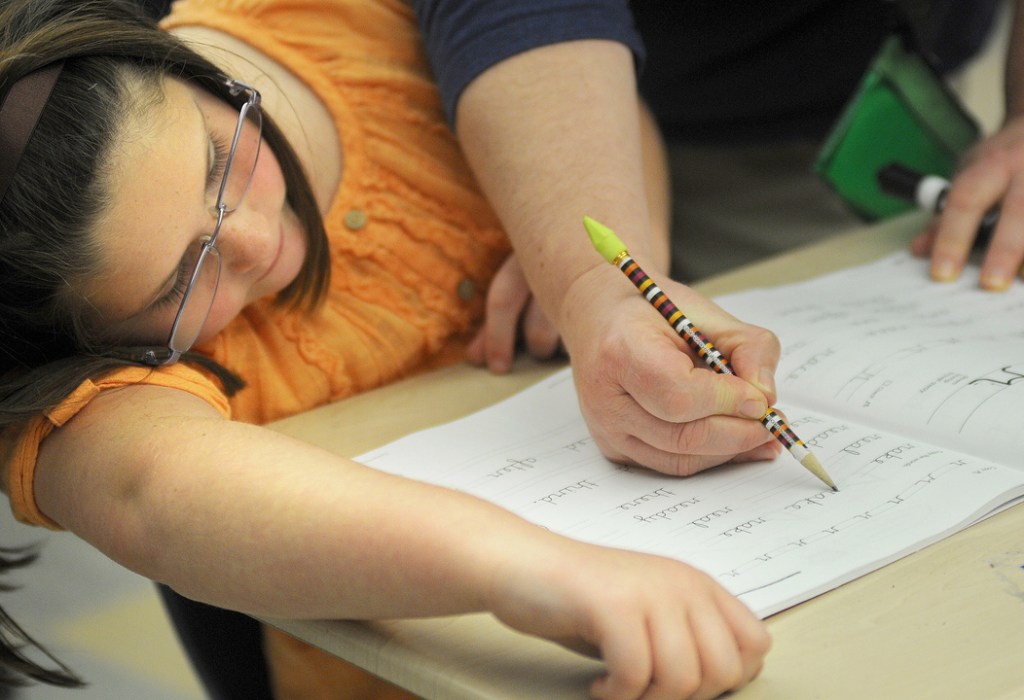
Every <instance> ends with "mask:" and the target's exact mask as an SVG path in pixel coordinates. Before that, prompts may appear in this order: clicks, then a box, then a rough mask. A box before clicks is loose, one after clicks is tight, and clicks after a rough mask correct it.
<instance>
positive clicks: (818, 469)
mask: <svg viewBox="0 0 1024 700" xmlns="http://www.w3.org/2000/svg"><path fill="white" fill-rule="evenodd" d="M800 464H802V465H804V467H805V468H806V469H807V471H809V472H810V473H811V474H814V475H815V476H816V477H818V478H819V479H821V480H822V481H823V482H824V483H825V485H826V486H830V487H831V488H832V490H833V491H836V492H838V491H839V489H838V488H837V487H836V483H835V482H834V481H832V477H830V476H829V475H828V472H826V471H825V467H823V466H821V462H819V461H818V458H817V457H815V456H814V455H813V454H812V453H810V452H808V453H807V454H806V455H805V456H804V458H803V459H801V460H800Z"/></svg>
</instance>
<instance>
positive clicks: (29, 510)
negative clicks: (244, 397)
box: [6, 363, 231, 530]
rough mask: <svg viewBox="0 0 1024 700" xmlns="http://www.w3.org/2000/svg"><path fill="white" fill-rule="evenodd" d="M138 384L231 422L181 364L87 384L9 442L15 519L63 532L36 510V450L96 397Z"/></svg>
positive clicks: (127, 371) (125, 371) (222, 399)
mask: <svg viewBox="0 0 1024 700" xmlns="http://www.w3.org/2000/svg"><path fill="white" fill-rule="evenodd" d="M140 384H144V385H148V386H162V387H167V388H170V389H179V390H181V391H185V392H188V393H189V394H192V395H194V396H197V397H199V398H201V399H203V400H204V401H206V402H207V403H209V404H210V405H211V406H213V407H214V408H215V409H217V411H219V412H220V413H221V415H223V416H224V417H225V418H230V417H231V408H230V406H229V405H228V399H227V396H225V395H224V392H223V391H222V390H221V389H220V387H219V386H218V385H217V384H216V382H214V381H213V380H212V379H210V378H209V377H208V376H207V375H205V374H203V373H202V372H200V371H199V370H196V369H194V368H192V367H189V366H188V365H185V364H181V363H178V364H175V365H170V366H168V367H161V368H159V369H150V368H146V367H124V368H121V369H119V370H116V371H115V372H112V373H111V374H108V375H106V376H104V377H102V378H100V379H96V380H86V381H84V382H82V383H81V384H80V385H79V386H78V388H77V389H75V391H73V392H72V393H71V394H70V395H69V396H68V397H67V398H66V399H64V400H63V401H61V402H60V404H58V405H57V406H55V407H54V408H52V409H51V410H49V411H47V412H46V413H45V414H43V415H40V416H36V417H35V418H33V419H32V420H31V421H29V423H28V424H27V425H25V426H23V427H21V428H20V430H18V432H17V434H16V435H13V436H11V437H12V439H13V445H12V446H11V449H10V452H9V453H8V455H9V456H8V464H7V469H8V473H7V484H6V486H7V493H8V494H9V495H10V499H11V510H12V512H13V513H14V517H15V518H17V519H18V520H19V521H21V522H23V523H26V524H29V525H40V526H42V527H47V528H50V529H52V530H60V529H62V528H61V526H60V525H59V524H58V523H56V522H55V521H53V520H52V519H50V518H48V517H47V516H46V514H45V513H43V512H42V511H41V510H39V506H38V505H37V504H36V498H35V489H34V485H33V482H34V478H35V472H36V460H37V458H38V456H39V446H40V445H41V444H42V442H43V440H44V439H46V437H47V436H48V435H49V434H50V433H51V432H53V429H54V428H59V427H61V426H62V425H64V424H65V423H67V422H68V421H69V420H71V419H72V418H74V417H75V416H76V415H78V412H79V411H81V410H82V409H83V408H85V407H86V406H87V405H88V404H89V402H90V401H92V400H93V399H94V398H96V397H97V396H98V395H99V394H100V392H102V391H106V390H109V389H117V388H122V387H126V386H133V385H140Z"/></svg>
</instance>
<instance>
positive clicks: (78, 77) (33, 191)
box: [0, 0, 329, 682]
mask: <svg viewBox="0 0 1024 700" xmlns="http://www.w3.org/2000/svg"><path fill="white" fill-rule="evenodd" d="M59 61H63V70H62V71H61V73H60V76H59V78H58V80H57V82H56V84H55V86H54V88H53V92H52V93H51V95H50V97H49V100H48V101H47V102H46V106H45V108H44V109H43V111H42V113H41V115H40V118H39V121H38V123H37V125H36V128H35V130H34V132H33V133H32V136H31V139H30V140H29V141H28V143H27V145H26V147H25V149H24V153H23V156H22V158H21V161H20V162H19V164H18V166H17V170H16V171H15V172H14V175H13V178H12V179H11V180H10V185H9V187H8V189H7V191H6V193H5V195H4V196H3V199H2V201H0V431H4V429H6V428H11V429H14V430H16V429H17V428H16V426H17V425H18V424H19V423H23V422H24V421H26V420H27V419H29V418H31V417H33V416H35V415H38V414H39V413H40V412H42V411H45V410H47V409H49V408H52V407H53V406H55V405H57V404H59V403H60V401H62V400H63V399H64V398H65V397H67V395H68V394H69V393H70V392H71V391H73V390H74V389H75V388H76V387H77V386H78V385H79V384H81V383H82V381H84V380H85V379H88V378H93V377H96V376H98V375H101V374H104V373H106V372H109V371H111V370H113V369H115V368H116V367H118V366H121V365H124V364H125V363H126V361H125V360H124V359H123V357H124V355H123V354H121V355H119V354H118V352H117V351H118V348H114V347H107V346H104V345H101V344H99V343H98V342H97V341H96V338H97V337H98V335H97V333H95V330H96V329H95V328H94V322H93V321H92V318H93V317H92V315H91V314H90V309H89V307H88V304H87V303H86V302H85V301H84V300H83V299H82V298H81V297H80V296H79V295H78V294H76V292H75V283H76V282H80V281H81V280H83V279H88V278H89V277H90V275H91V274H93V271H94V270H95V267H96V264H97V261H96V254H95V248H94V246H93V244H92V239H93V233H94V227H95V225H96V221H97V219H98V216H99V214H100V213H101V212H102V211H103V209H104V207H105V206H107V205H108V203H109V199H108V197H109V193H108V192H106V191H105V183H106V180H107V178H106V177H105V171H104V167H105V163H107V161H108V160H109V158H110V155H111V153H112V152H113V151H114V149H115V148H116V147H117V144H116V137H117V135H118V133H119V127H120V125H121V124H122V123H123V120H124V119H125V115H126V114H133V113H138V110H142V109H145V108H146V106H147V105H150V104H152V103H153V101H156V100H160V99H162V91H161V88H160V86H161V84H162V82H163V79H164V78H166V77H174V78H179V79H182V80H187V81H189V82H192V83H194V84H197V85H199V86H201V87H203V88H204V89H206V90H208V91H209V92H211V93H212V94H214V95H217V96H219V97H220V98H221V99H223V100H225V101H226V102H228V103H230V104H234V105H235V106H238V99H239V98H235V97H233V96H231V95H230V93H229V92H228V91H227V89H226V87H225V86H224V84H223V81H222V74H221V71H220V70H219V69H218V68H217V66H215V65H214V64H212V63H211V62H210V61H208V60H206V59H205V58H203V57H202V56H200V55H199V54H197V53H196V52H195V51H193V50H192V49H190V48H189V47H188V46H186V45H185V44H184V43H183V42H181V41H180V40H178V39H176V38H175V37H174V36H172V35H170V34H168V33H167V32H164V31H162V30H160V29H159V28H158V27H157V26H156V24H155V23H154V22H153V20H152V19H150V18H149V17H147V16H146V15H145V14H143V13H142V11H141V10H140V9H139V7H138V5H137V3H136V2H134V1H133V0H0V101H2V100H3V98H4V96H6V95H7V94H8V92H9V91H10V90H11V88H12V86H13V85H15V84H16V83H17V82H18V81H19V79H21V78H22V77H24V76H26V75H29V74H30V73H32V72H34V71H36V70H38V69H40V68H42V67H44V66H47V65H51V64H54V63H56V62H59ZM241 97H244V95H243V96H241ZM132 110H136V112H132ZM263 124H264V126H263V133H264V139H265V140H266V143H267V145H268V146H269V147H270V148H271V149H272V150H273V151H274V154H275V155H276V156H277V159H278V161H279V163H280V165H281V170H282V172H283V175H284V179H285V184H286V186H287V190H288V201H289V204H290V205H291V206H292V208H293V209H294V211H295V212H296V214H297V215H298V217H299V219H300V222H301V223H302V225H303V228H304V229H305V231H306V235H307V238H308V252H307V257H306V260H305V262H304V265H303V268H302V270H301V272H300V273H299V276H298V278H297V279H296V280H295V281H294V282H293V283H292V284H291V285H289V286H288V287H287V288H285V289H284V290H282V292H281V293H280V294H279V296H278V301H279V302H280V303H284V304H290V305H293V306H296V307H301V308H305V309H312V308H313V307H314V306H315V305H316V304H317V302H318V301H319V300H320V299H321V297H322V296H323V294H324V292H325V290H326V287H327V284H328V275H329V267H328V259H327V244H326V236H325V233H324V229H323V222H322V219H321V216H320V211H319V208H318V205H317V202H316V200H315V198H314V196H313V192H312V189H311V187H310V185H309V182H308V179H307V177H306V175H305V173H304V171H303V167H302V165H301V163H300V161H299V159H298V157H297V156H296V154H295V152H294V150H293V149H292V147H291V146H290V144H289V143H288V142H287V140H286V139H285V137H284V135H283V134H282V132H281V131H280V130H279V129H278V128H277V127H276V126H275V124H274V122H273V120H272V119H271V118H270V117H269V116H268V115H264V120H263ZM139 246H140V250H142V251H144V250H145V241H140V242H139ZM143 254H144V253H143ZM183 360H184V361H190V362H193V363H198V364H200V365H203V366H205V367H206V368H207V369H210V370H212V371H213V372H214V373H215V374H216V375H217V376H219V377H220V378H221V380H222V382H223V383H224V388H225V391H227V392H228V393H231V392H233V391H235V390H236V389H237V388H239V387H240V386H241V384H240V382H239V381H238V378H237V376H235V375H234V374H233V373H232V372H231V371H229V370H228V369H226V368H223V367H220V366H219V365H217V364H216V363H214V362H213V361H212V360H210V359H209V358H204V357H202V356H200V355H198V354H196V353H187V354H186V355H185V356H184V357H183ZM2 553H3V552H2V550H0V554H2ZM8 554H10V553H9V552H8ZM26 561H27V559H26V558H24V557H20V558H19V557H17V556H15V557H10V556H8V557H6V558H3V559H2V560H0V572H2V571H3V570H4V569H6V568H9V567H11V566H14V565H16V564H23V563H26ZM0 629H4V630H8V631H12V630H13V631H14V632H15V636H16V637H17V639H19V640H21V641H23V642H30V641H31V640H30V638H28V637H27V635H24V634H23V633H21V631H20V628H18V627H17V626H16V625H14V624H13V621H11V620H10V619H9V618H7V617H6V615H4V614H3V611H2V609H0ZM0 642H2V644H0V682H3V679H4V678H5V677H6V678H8V679H9V678H10V677H11V674H15V676H28V677H33V678H38V679H40V680H44V681H49V682H61V681H62V680H66V681H68V682H75V679H74V678H73V676H70V675H68V674H67V673H66V669H62V668H59V669H57V670H55V671H52V672H51V671H47V670H46V669H43V668H41V667H39V666H35V665H33V664H32V663H31V662H29V661H28V660H27V659H25V658H24V657H22V656H21V655H20V653H19V652H18V649H17V647H16V646H14V645H12V644H11V643H10V640H9V639H8V638H7V637H6V636H0ZM26 664H27V665H26ZM4 669H6V671H7V672H6V673H5V672H4ZM51 674H54V675H51Z"/></svg>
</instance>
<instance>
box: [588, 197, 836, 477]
mask: <svg viewBox="0 0 1024 700" xmlns="http://www.w3.org/2000/svg"><path fill="white" fill-rule="evenodd" d="M583 226H584V227H585V228H586V229H587V234H588V235H589V236H590V242H591V243H593V244H594V247H595V248H596V249H597V251H598V252H599V253H601V255H603V256H604V258H605V260H607V261H608V262H610V263H611V264H612V265H615V266H616V267H617V268H619V269H620V270H622V272H623V274H625V275H626V277H628V278H629V280H630V281H631V282H632V283H633V284H634V285H636V288H637V289H639V290H640V293H641V294H643V296H644V298H646V299H647V301H649V302H650V303H651V306H653V307H654V308H655V309H657V310H658V311H659V312H660V313H661V315H662V316H664V317H665V320H666V321H668V324H669V325H670V326H672V328H674V329H675V331H676V333H678V334H679V336H680V337H682V338H683V340H685V341H686V343H687V344H688V345H689V346H690V347H691V348H693V350H694V352H696V353H697V354H698V355H700V357H701V358H702V359H703V360H704V362H706V363H707V364H708V366H710V367H711V368H712V369H714V370H715V371H716V372H719V373H721V374H731V375H733V376H735V375H736V373H735V372H734V371H733V369H732V367H731V366H730V365H729V359H728V358H727V357H726V356H725V355H723V354H722V353H721V351H719V350H718V348H716V347H715V346H714V344H713V343H712V342H711V341H710V340H708V339H707V337H705V335H704V334H703V333H701V331H700V330H698V329H697V327H696V326H694V325H693V323H692V322H691V321H690V319H688V318H687V317H686V314H684V313H683V312H682V310H680V309H679V307H677V306H676V305H675V304H674V303H672V300H671V299H669V298H668V295H666V294H665V292H663V291H662V290H661V288H660V287H659V286H658V285H657V284H655V283H654V280H652V279H651V278H650V277H648V276H647V273H646V272H644V271H643V268H641V267H640V265H638V264H637V262H636V260H634V259H633V258H632V257H630V255H629V251H627V250H626V246H625V245H624V244H623V243H622V241H621V240H619V237H618V236H616V235H615V232H614V231H612V230H611V229H610V228H608V227H607V226H605V225H603V224H601V223H599V222H597V221H595V220H594V219H591V218H590V217H589V216H584V217H583ZM760 421H761V424H762V425H764V427H765V428H767V429H768V432H770V433H771V434H772V435H774V436H775V439H777V440H778V441H779V442H781V443H782V445H783V446H784V447H785V448H786V449H787V450H788V451H789V453H790V454H791V455H793V457H795V458H796V460H797V461H798V462H800V464H802V465H803V466H804V468H806V469H807V471H809V472H811V473H812V474H814V476H816V477H818V478H819V479H821V481H823V482H824V483H825V484H826V485H827V486H829V487H831V489H832V490H833V491H838V490H839V489H838V488H836V485H835V482H833V481H832V478H831V477H830V476H829V475H828V472H826V471H825V468H824V467H823V466H821V462H819V461H818V458H817V457H815V456H814V454H813V453H812V452H811V451H810V450H809V449H807V446H806V445H805V444H804V442H803V440H801V439H800V438H798V437H797V436H796V433H794V432H793V429H792V428H790V427H789V425H788V424H787V423H786V421H785V419H784V418H783V417H782V415H781V414H780V413H779V412H778V411H777V410H776V409H774V408H772V407H771V406H769V407H768V410H767V411H765V413H764V415H763V416H761V418H760Z"/></svg>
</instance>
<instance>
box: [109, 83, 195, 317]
mask: <svg viewBox="0 0 1024 700" xmlns="http://www.w3.org/2000/svg"><path fill="white" fill-rule="evenodd" d="M192 105H193V106H194V107H195V108H196V112H198V114H199V118H200V121H201V122H202V124H203V132H204V133H205V134H206V138H205V139H203V143H204V144H205V145H206V149H205V150H206V157H205V159H204V162H205V164H206V165H205V168H204V169H203V172H204V173H205V175H204V177H203V184H204V187H203V192H205V191H206V187H205V184H206V182H207V180H208V179H209V172H210V169H211V168H212V167H213V158H214V155H213V152H214V150H213V149H214V147H213V139H212V137H211V136H210V130H209V128H208V127H207V124H206V115H205V114H204V113H203V110H202V109H201V108H200V107H199V103H197V102H196V101H195V98H193V99H192ZM202 235H203V234H202V233H201V232H200V233H198V234H196V236H195V237H196V238H199V237H201V236H202ZM186 251H187V249H186ZM184 258H185V252H184V251H183V252H182V254H181V257H180V258H178V264H177V265H175V266H174V268H172V269H171V273H170V274H169V275H168V276H167V277H165V278H164V279H163V281H162V282H161V283H160V286H159V287H157V289H156V292H155V293H154V294H152V295H151V296H150V297H149V301H148V302H146V304H145V306H143V307H142V308H141V309H139V310H138V311H136V312H135V313H133V314H131V315H130V316H128V317H127V318H126V319H125V320H126V321H128V320H131V319H133V318H135V317H136V316H141V315H142V314H144V313H146V312H147V311H149V310H150V309H151V308H153V306H155V305H156V304H157V303H158V302H159V301H160V300H161V299H163V298H164V296H166V295H167V294H168V293H169V292H170V290H171V289H172V288H173V286H174V283H175V282H176V281H177V279H178V270H179V269H180V268H181V264H182V261H183V260H184Z"/></svg>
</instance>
